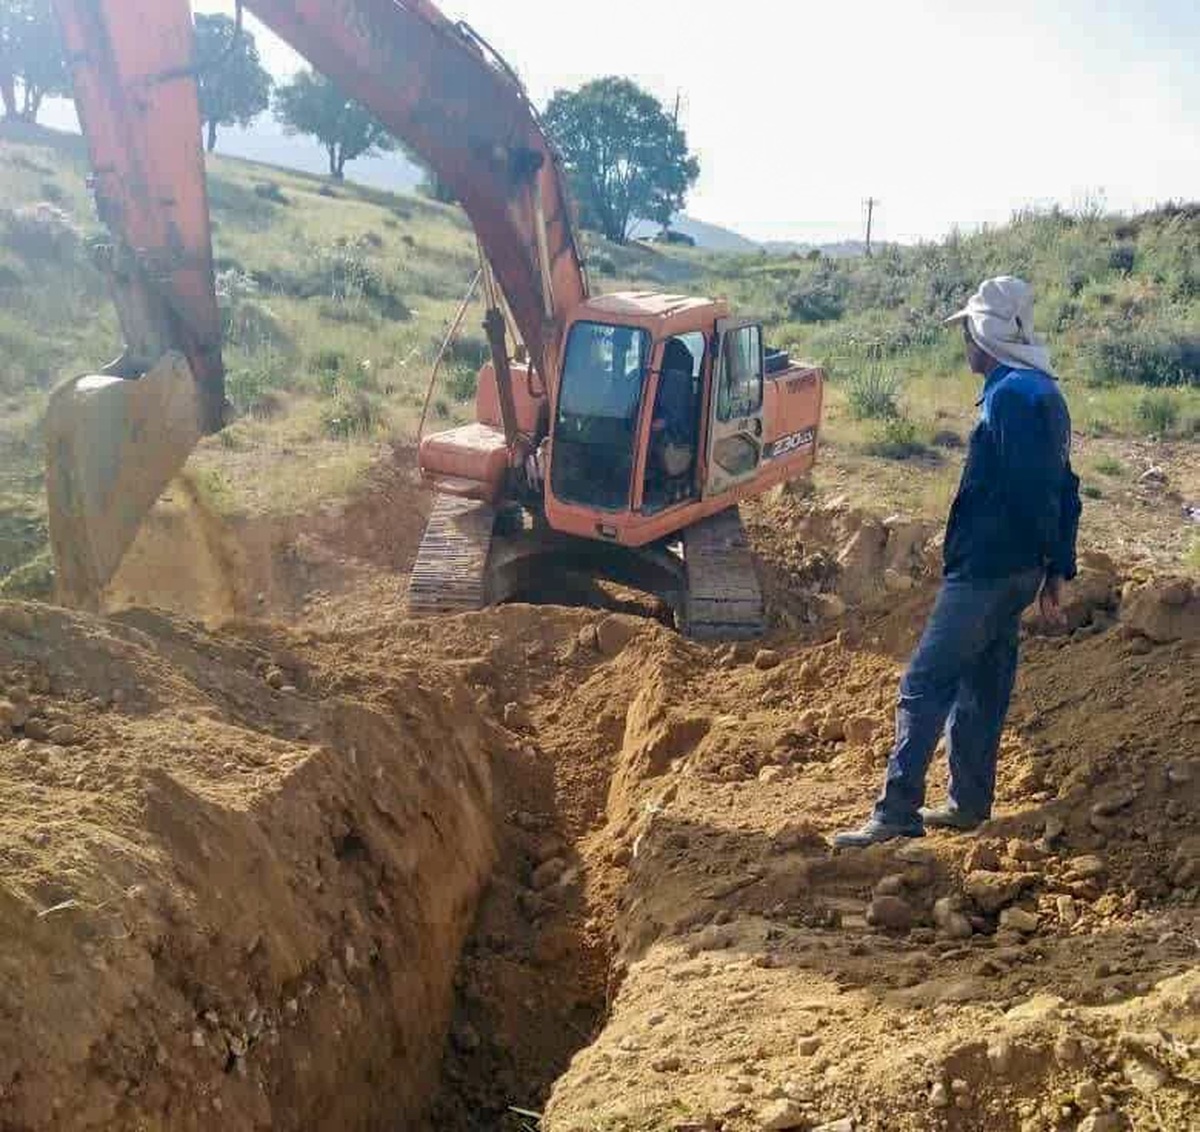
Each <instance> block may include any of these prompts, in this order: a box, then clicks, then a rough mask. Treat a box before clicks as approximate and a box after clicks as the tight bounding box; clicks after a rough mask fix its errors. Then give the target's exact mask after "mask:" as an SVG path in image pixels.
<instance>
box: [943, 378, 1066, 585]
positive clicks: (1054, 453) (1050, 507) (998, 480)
mask: <svg viewBox="0 0 1200 1132" xmlns="http://www.w3.org/2000/svg"><path fill="white" fill-rule="evenodd" d="M979 404H980V406H981V411H980V414H979V422H978V424H976V426H975V428H974V430H973V431H972V433H971V440H970V444H969V446H968V449H967V462H966V466H965V467H964V468H963V474H962V481H961V483H960V484H959V487H958V495H957V496H956V497H955V499H954V505H953V507H951V509H950V520H949V523H948V524H947V527H946V544H945V549H944V559H945V573H946V576H947V577H956V578H1004V577H1008V576H1010V575H1013V574H1019V573H1023V572H1025V571H1026V570H1034V569H1043V570H1045V571H1046V572H1047V573H1050V574H1054V575H1057V576H1058V577H1060V578H1067V579H1070V578H1073V577H1074V576H1075V536H1076V532H1077V531H1078V528H1079V513H1080V510H1081V507H1080V502H1079V479H1078V477H1077V476H1076V475H1075V473H1074V472H1072V470H1071V416H1070V413H1069V412H1068V411H1067V403H1066V401H1065V400H1064V399H1063V395H1062V393H1061V392H1060V390H1059V388H1058V383H1057V382H1056V381H1055V380H1054V379H1053V378H1051V377H1048V376H1047V375H1046V374H1044V373H1041V372H1040V371H1038V370H1033V369H1013V368H1012V367H1010V366H1006V365H1000V366H998V367H997V368H996V369H994V370H993V371H992V372H991V374H989V376H988V379H987V381H986V383H985V384H984V387H983V396H982V398H981V399H980V401H979Z"/></svg>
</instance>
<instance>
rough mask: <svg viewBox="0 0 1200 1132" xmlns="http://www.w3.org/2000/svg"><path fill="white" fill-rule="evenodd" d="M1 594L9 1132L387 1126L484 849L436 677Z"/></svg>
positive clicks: (422, 1095)
mask: <svg viewBox="0 0 1200 1132" xmlns="http://www.w3.org/2000/svg"><path fill="white" fill-rule="evenodd" d="M389 659H390V662H389V664H388V667H387V668H386V670H383V669H378V668H374V667H371V665H370V664H369V662H364V661H363V660H362V659H361V658H360V657H359V656H358V655H357V654H356V651H355V649H354V648H353V647H352V646H347V647H345V648H343V649H341V650H340V651H327V652H326V653H325V655H324V658H323V656H322V653H321V650H318V649H316V648H315V647H314V646H313V645H312V643H311V641H309V642H306V641H305V640H303V639H299V638H292V637H290V636H289V635H287V634H285V633H283V632H275V631H271V630H268V629H266V628H263V627H252V626H250V625H246V626H242V627H237V626H234V627H231V628H228V629H226V630H224V631H221V632H217V633H213V634H208V633H204V632H202V631H201V630H200V629H199V628H198V627H196V626H194V625H190V624H186V623H182V622H178V621H172V620H168V619H167V618H165V617H161V616H157V615H152V614H146V613H131V614H127V615H124V616H121V617H119V618H117V619H115V620H100V619H97V618H90V617H82V616H74V615H70V614H67V613H65V612H61V611H58V610H53V609H49V608H44V607H37V606H32V605H25V606H23V605H14V604H4V605H0V688H2V691H0V784H2V785H0V789H2V790H3V793H4V798H5V805H4V807H3V811H2V812H0V936H2V945H0V955H2V957H3V958H2V960H0V1018H2V1019H3V1025H2V1026H0V1125H2V1126H3V1127H5V1128H46V1129H49V1128H54V1129H82V1128H145V1127H156V1128H160V1127H161V1128H211V1127H214V1126H217V1125H218V1124H219V1125H220V1126H222V1127H226V1128H231V1129H242V1128H246V1129H249V1128H264V1127H274V1128H297V1129H300V1128H304V1129H309V1128H318V1127H320V1128H353V1127H372V1126H374V1127H384V1126H387V1127H395V1126H396V1124H397V1123H399V1124H400V1125H401V1126H403V1124H404V1123H405V1121H406V1120H407V1121H411V1120H412V1119H413V1118H414V1116H415V1114H416V1113H417V1112H418V1111H419V1110H420V1109H421V1108H422V1107H423V1105H424V1104H425V1103H426V1102H427V1101H428V1099H429V1096H430V1094H431V1093H432V1091H433V1088H434V1085H435V1082H436V1075H437V1066H438V1062H439V1059H440V1056H441V1048H442V1044H443V1039H444V1036H445V1033H446V1029H447V1027H448V1024H449V1012H450V1007H451V998H452V993H451V990H452V980H453V977H454V968H455V959H456V956H457V954H458V952H459V949H460V947H461V944H462V940H463V938H464V936H465V934H466V932H467V930H468V928H469V926H470V921H471V917H472V914H473V910H474V907H475V904H476V900H477V897H478V894H479V891H480V889H481V887H482V885H483V883H484V880H485V878H486V876H487V874H488V871H489V869H490V866H491V862H492V859H493V838H492V832H491V826H492V814H491V773H490V758H489V745H490V744H491V742H492V740H491V738H490V737H489V736H490V731H489V728H488V726H487V725H486V724H485V723H484V722H483V721H482V720H481V718H480V716H479V715H478V713H477V711H476V709H475V703H474V699H473V697H472V696H471V695H470V694H469V693H468V692H467V691H466V690H465V689H464V687H463V685H462V682H461V680H460V679H459V678H458V676H457V675H455V674H454V673H453V672H451V671H449V670H448V669H447V668H446V667H445V666H437V665H430V664H428V663H426V662H423V663H421V664H420V665H419V666H418V665H415V664H407V663H405V662H404V660H403V658H402V657H397V656H395V655H393V656H392V657H391V658H389Z"/></svg>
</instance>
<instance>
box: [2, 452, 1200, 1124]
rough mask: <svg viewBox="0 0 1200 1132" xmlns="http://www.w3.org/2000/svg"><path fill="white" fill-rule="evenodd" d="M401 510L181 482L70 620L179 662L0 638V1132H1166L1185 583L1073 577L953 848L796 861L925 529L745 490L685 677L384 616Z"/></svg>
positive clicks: (627, 650)
mask: <svg viewBox="0 0 1200 1132" xmlns="http://www.w3.org/2000/svg"><path fill="white" fill-rule="evenodd" d="M424 507H425V503H424V500H423V497H421V495H420V493H419V491H418V490H417V489H416V487H415V485H414V483H413V481H412V470H411V463H410V461H409V458H408V457H407V456H406V455H405V454H404V453H398V455H397V458H396V461H395V463H394V464H393V466H392V467H390V468H388V469H385V470H383V471H381V473H380V476H379V479H378V480H377V482H376V484H375V486H374V489H373V490H372V491H370V492H368V493H366V494H365V495H363V496H361V497H359V498H358V499H356V500H354V501H352V502H351V503H349V504H347V505H346V506H345V507H343V508H339V509H338V510H336V511H331V512H329V513H327V514H324V515H321V516H316V517H313V518H312V519H310V520H308V521H306V522H303V523H300V522H298V521H297V522H295V523H292V524H288V525H284V524H274V525H269V524H266V523H259V524H257V525H255V524H249V523H243V524H241V525H239V526H236V527H234V528H232V529H231V528H229V527H228V526H225V525H223V524H221V523H220V522H219V521H217V520H216V519H215V518H214V517H213V516H211V515H208V514H207V513H204V512H203V510H202V509H201V508H199V507H198V500H197V499H195V498H193V497H192V496H191V494H190V493H189V492H188V489H187V488H186V487H183V486H181V487H178V488H177V489H176V493H175V498H174V502H173V504H172V505H168V507H167V508H165V509H164V510H163V511H161V512H160V520H159V523H158V525H156V527H155V528H154V529H152V530H151V531H150V532H149V533H148V534H147V535H146V538H145V539H144V540H143V541H142V542H141V544H140V545H139V549H138V550H137V552H136V553H135V555H134V556H133V557H131V559H130V562H129V563H128V566H127V568H126V570H124V571H123V572H122V576H121V577H120V578H119V579H118V580H117V584H116V585H115V586H114V589H113V591H112V592H111V593H110V604H111V606H112V608H113V610H119V609H121V607H125V606H130V605H132V606H140V605H145V604H148V603H149V604H157V605H161V606H164V607H174V608H175V609H176V610H177V611H179V610H187V611H191V612H192V613H193V614H194V615H195V616H196V617H202V618H203V619H204V621H205V624H204V625H201V624H200V623H199V621H197V620H186V619H184V618H183V617H181V616H180V614H179V612H176V613H174V614H169V613H150V612H145V611H144V610H141V609H137V608H126V609H124V611H122V612H112V613H110V615H108V616H106V617H89V616H80V615H74V614H68V613H65V612H63V611H61V610H57V609H53V608H50V607H42V606H34V605H14V604H8V605H0V682H2V686H0V700H4V701H5V704H7V705H8V706H3V705H0V719H5V718H6V719H7V723H0V780H2V781H3V787H4V789H5V792H6V796H7V803H8V804H7V805H6V806H5V810H4V813H3V815H2V816H0V825H2V828H3V834H2V837H0V931H2V932H3V933H4V940H3V947H2V949H0V956H2V958H0V1018H2V1019H3V1022H4V1025H3V1028H2V1030H0V1128H13V1129H50V1128H55V1129H58V1128H63V1129H84V1128H130V1129H133V1128H163V1129H175V1128H209V1127H214V1126H218V1125H219V1126H224V1127H228V1128H230V1129H242V1128H245V1129H251V1128H267V1127H272V1128H280V1129H288V1128H292V1129H317V1128H322V1129H323V1128H330V1129H333V1128H336V1129H343V1128H345V1129H351V1128H372V1129H373V1128H380V1129H384V1128H387V1129H398V1128H399V1129H404V1128H414V1129H431V1130H432V1129H437V1130H438V1132H443V1130H445V1132H467V1130H472V1132H473V1130H476V1129H478V1130H484V1129H489V1130H491V1129H503V1130H507V1132H517V1130H521V1132H526V1130H529V1129H535V1128H537V1127H538V1126H539V1125H540V1127H541V1128H543V1129H547V1130H549V1132H585V1130H586V1132H593V1130H614V1132H615V1130H618V1129H625V1130H628V1132H635V1130H647V1132H649V1130H651V1129H653V1130H659V1129H669V1130H674V1132H685V1130H713V1129H726V1130H728V1132H742V1130H745V1132H750V1130H755V1132H757V1130H764V1129H786V1128H799V1129H810V1128H814V1127H817V1126H821V1125H828V1126H830V1127H832V1128H836V1129H850V1128H861V1129H877V1130H880V1132H883V1130H889V1132H890V1130H909V1129H911V1130H914V1132H915V1130H918V1129H921V1130H923V1129H938V1128H948V1129H981V1130H987V1132H993V1130H994V1132H1000V1130H1009V1129H1012V1130H1021V1132H1037V1130H1047V1132H1048V1130H1050V1129H1059V1128H1062V1129H1072V1130H1079V1132H1102V1130H1104V1129H1124V1128H1132V1129H1142V1128H1145V1129H1153V1130H1158V1129H1169V1130H1171V1132H1174V1130H1177V1129H1179V1130H1182V1129H1187V1128H1191V1127H1195V1126H1197V1123H1198V1122H1200V1100H1198V1097H1200V1069H1198V1065H1200V1062H1198V1060H1197V1054H1198V1053H1200V954H1198V948H1200V942H1198V931H1197V918H1196V907H1197V900H1198V899H1200V819H1198V817H1197V802H1198V801H1200V785H1198V784H1200V699H1198V696H1197V692H1198V686H1200V678H1198V676H1197V671H1198V669H1197V649H1198V645H1197V641H1198V640H1200V594H1198V593H1195V592H1193V588H1192V585H1191V583H1189V582H1186V581H1180V580H1175V581H1172V580H1170V579H1164V578H1161V577H1159V578H1155V577H1153V576H1151V574H1150V573H1149V572H1147V571H1146V570H1145V569H1142V568H1139V569H1135V570H1133V571H1132V572H1131V571H1130V570H1129V569H1128V568H1124V567H1120V566H1117V565H1114V564H1113V563H1112V562H1111V561H1109V560H1107V559H1105V558H1103V557H1102V556H1099V555H1090V556H1088V558H1087V560H1086V568H1085V570H1084V573H1083V575H1082V576H1081V578H1080V580H1079V582H1078V584H1077V585H1076V586H1075V587H1074V590H1073V599H1072V603H1071V606H1070V608H1069V611H1068V612H1069V616H1070V630H1069V631H1068V632H1066V633H1064V634H1061V635H1057V636H1048V635H1045V633H1044V627H1039V626H1037V625H1036V624H1032V623H1031V624H1030V626H1029V635H1028V640H1027V641H1026V645H1025V661H1024V664H1023V667H1022V670H1021V675H1020V681H1019V687H1018V691H1017V696H1016V701H1015V705H1014V710H1013V714H1012V719H1011V724H1012V725H1011V727H1010V729H1009V731H1008V733H1007V734H1006V737H1005V739H1004V744H1003V752H1002V782H1001V789H1000V798H999V811H998V813H997V816H996V817H995V819H994V820H993V821H992V822H991V823H989V825H988V826H987V827H985V828H984V829H983V830H982V831H980V832H979V833H978V834H976V835H974V836H970V837H955V836H949V835H938V836H930V837H927V838H925V839H924V840H923V841H921V842H914V843H910V844H906V845H904V846H894V845H893V846H885V847H880V848H877V849H873V850H870V851H867V852H860V853H848V854H840V855H834V854H832V853H831V852H830V849H829V842H828V838H829V836H830V834H831V833H832V832H834V831H835V830H837V829H839V828H842V827H844V826H846V825H848V824H852V823H856V822H857V821H859V820H860V819H861V818H862V817H863V816H864V815H865V813H866V811H867V809H868V807H869V802H870V800H871V798H872V796H873V794H874V792H875V790H876V789H877V787H878V783H879V780H880V776H881V773H882V769H883V764H884V761H885V758H886V754H887V747H888V741H889V738H890V727H891V723H890V714H891V705H892V703H893V700H894V696H895V685H896V679H897V676H898V672H899V665H900V663H901V662H902V659H903V657H904V655H905V652H906V650H907V649H908V648H910V647H911V644H912V642H913V640H914V638H915V635H916V633H917V632H918V631H919V629H920V625H921V619H922V617H923V615H924V613H925V611H926V610H927V608H928V605H929V603H930V601H931V599H932V595H933V592H934V581H933V570H934V564H935V562H936V532H934V531H931V530H930V529H928V528H926V527H923V526H920V525H918V524H914V523H911V522H908V521H906V520H904V519H903V518H900V517H895V516H893V517H887V518H886V521H885V517H873V516H870V515H867V514H861V513H855V512H851V511H848V510H846V509H845V508H844V507H840V506H838V507H821V506H820V505H818V503H816V502H815V501H814V500H812V499H809V498H805V497H804V496H803V494H801V493H797V492H792V491H788V490H780V491H776V492H774V493H772V494H771V495H770V496H769V497H768V498H767V499H765V500H763V501H762V502H760V503H759V504H757V505H755V506H754V507H753V508H752V509H751V512H750V515H749V520H750V524H749V525H750V527H751V530H752V533H753V535H754V538H755V541H756V545H757V546H758V549H759V552H760V556H761V561H762V569H763V577H764V581H765V583H766V587H767V592H768V596H769V602H770V606H771V611H772V614H773V620H774V623H775V626H776V628H775V630H774V634H773V637H772V639H770V640H768V641H767V642H765V644H764V647H763V648H762V649H759V648H758V647H757V646H755V647H746V646H739V647H737V648H733V647H707V646H699V645H695V644H692V643H689V642H686V641H684V640H682V639H680V638H679V637H678V636H676V635H675V634H674V633H672V632H671V631H669V630H668V629H666V628H664V627H663V626H661V625H659V624H657V623H655V622H653V621H651V620H646V619H639V618H637V617H632V616H627V615H614V614H612V613H609V612H605V611H604V610H598V609H574V610H566V609H560V608H556V607H532V606H517V605H514V606H508V607H505V608H501V609H497V610H491V611H487V612H485V613H481V614H473V615H468V616H464V617H459V618H451V619H445V620H441V621H437V622H421V623H412V622H407V621H405V620H404V619H403V617H402V616H401V614H400V612H399V610H400V595H401V593H402V588H403V574H404V571H405V570H406V569H407V566H408V564H409V562H410V561H411V556H412V553H413V551H414V550H415V541H416V536H417V535H418V534H419V530H420V526H421V516H422V515H423V513H424ZM167 532H170V533H171V537H170V538H167V537H165V535H166V534H167ZM181 544H182V545H181ZM627 596H628V595H620V594H618V595H615V597H614V598H613V599H612V604H613V605H615V606H617V607H620V608H626V607H627V606H628V601H627ZM940 775H941V770H940V768H939V770H938V772H937V774H936V775H935V777H934V781H933V783H932V792H933V795H934V796H935V797H937V796H938V791H939V789H940V788H941V786H942V781H943V780H942V779H941V778H940V777H939V776H940ZM439 1066H440V1069H439ZM538 1114H541V1115H540V1119H539V1115H538Z"/></svg>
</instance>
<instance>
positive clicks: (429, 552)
mask: <svg viewBox="0 0 1200 1132" xmlns="http://www.w3.org/2000/svg"><path fill="white" fill-rule="evenodd" d="M495 521H496V511H495V509H494V508H493V507H490V506H488V504H486V503H480V502H478V501H477V500H474V499H462V498H460V497H458V496H455V495H439V496H437V498H436V499H435V500H434V503H433V510H432V511H431V512H430V514H429V521H428V523H426V525H425V534H424V536H423V537H422V539H421V547H420V549H419V550H418V551H417V560H416V562H415V563H414V564H413V568H412V573H411V574H410V575H409V579H408V611H409V613H410V614H411V615H412V616H414V617H427V616H430V615H433V614H438V613H465V612H467V611H469V610H472V609H482V608H483V607H484V606H485V605H487V604H488V601H489V596H488V592H487V569H488V556H489V554H490V553H491V548H492V531H493V528H494V525H495Z"/></svg>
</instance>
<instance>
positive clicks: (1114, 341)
mask: <svg viewBox="0 0 1200 1132" xmlns="http://www.w3.org/2000/svg"><path fill="white" fill-rule="evenodd" d="M1087 355H1088V359H1089V361H1090V364H1091V371H1092V375H1093V378H1094V380H1096V381H1097V382H1099V383H1101V384H1112V383H1115V382H1120V381H1131V382H1133V383H1134V384H1136V385H1150V386H1163V385H1200V335H1196V334H1184V333H1177V332H1174V331H1171V330H1168V329H1162V328H1159V329H1154V330H1143V329H1135V330H1124V329H1120V330H1110V331H1108V332H1107V333H1105V334H1103V335H1101V336H1099V337H1098V338H1096V339H1094V340H1093V341H1092V342H1091V343H1090V345H1089V346H1088V348H1087Z"/></svg>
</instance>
